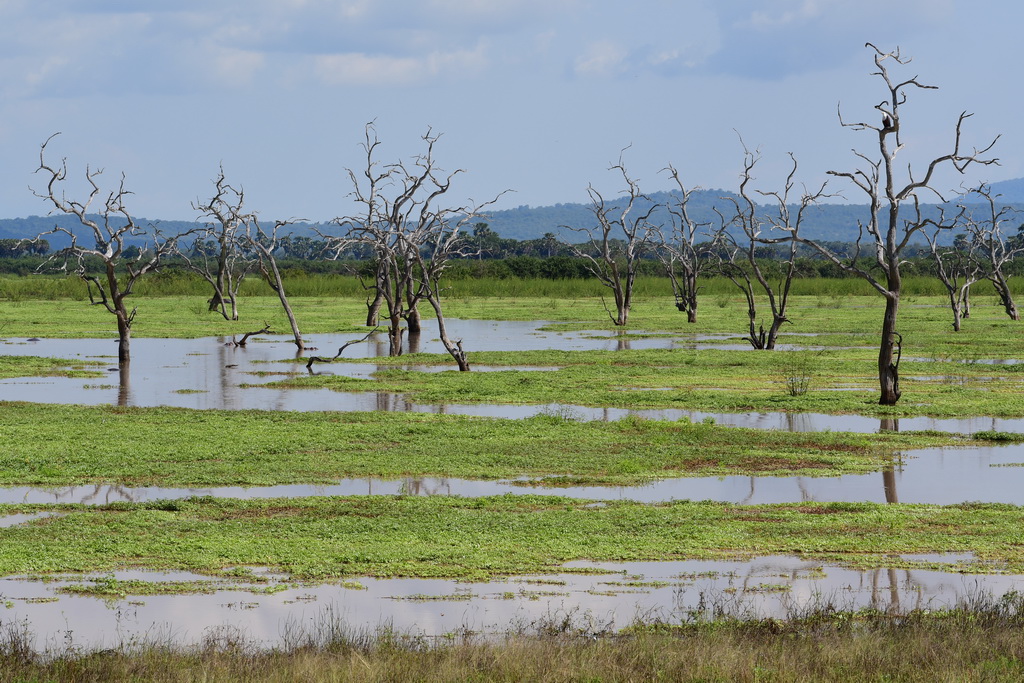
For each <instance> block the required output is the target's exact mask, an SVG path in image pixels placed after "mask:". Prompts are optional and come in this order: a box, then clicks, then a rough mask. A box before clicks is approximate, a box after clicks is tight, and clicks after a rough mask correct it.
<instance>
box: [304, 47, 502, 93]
mask: <svg viewBox="0 0 1024 683" xmlns="http://www.w3.org/2000/svg"><path fill="white" fill-rule="evenodd" d="M485 62H486V60H485V58H484V56H483V49H482V47H478V48H477V49H476V50H457V51H454V52H441V51H435V52H430V53H428V54H425V55H421V56H417V57H393V56H388V55H368V54H363V53H348V54H337V55H320V56H317V57H315V58H314V64H315V71H316V75H317V77H318V78H319V79H320V80H321V81H322V82H324V83H326V84H328V85H335V86H337V85H374V86H380V85H411V84H422V83H424V82H427V81H430V80H433V79H436V78H442V77H446V76H450V75H466V74H474V73H478V72H479V71H481V70H482V69H483V67H484V65H485Z"/></svg>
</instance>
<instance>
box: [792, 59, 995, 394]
mask: <svg viewBox="0 0 1024 683" xmlns="http://www.w3.org/2000/svg"><path fill="white" fill-rule="evenodd" d="M866 47H869V48H871V50H872V51H873V52H874V61H875V66H876V67H877V71H875V72H874V73H873V75H875V76H878V77H879V78H880V79H881V80H882V82H883V83H884V85H885V94H886V99H884V100H882V101H881V102H880V103H878V104H876V105H875V106H874V109H875V110H876V112H877V113H878V114H879V115H880V116H879V118H880V122H879V123H867V122H848V121H844V120H843V117H842V111H840V112H839V123H840V125H841V126H842V127H844V128H851V129H853V130H857V131H869V132H870V133H871V134H872V136H873V137H875V139H876V144H877V145H878V156H877V157H874V158H871V157H869V156H868V154H866V153H862V152H856V151H855V155H856V156H857V158H858V159H860V161H861V162H862V163H863V164H864V165H863V167H861V168H858V169H856V170H854V171H829V174H830V175H833V176H836V177H839V178H844V179H846V180H848V181H849V182H850V183H851V184H852V185H853V186H854V187H856V188H858V189H860V190H861V191H862V192H863V193H864V194H865V196H866V197H867V198H868V204H869V207H868V215H867V217H866V218H865V220H863V221H860V222H859V227H860V233H859V235H858V239H857V242H856V245H855V249H854V250H853V254H852V255H851V256H849V257H847V258H843V257H842V256H840V255H839V254H837V253H835V252H833V251H832V250H830V249H829V248H828V247H827V246H825V245H823V244H819V243H818V242H816V241H814V240H810V239H806V238H804V237H802V236H796V235H794V239H796V240H798V241H800V242H803V243H805V244H808V245H810V246H811V247H813V248H814V249H816V250H817V251H818V252H819V253H820V254H822V255H823V256H824V257H825V258H827V259H828V260H829V261H831V262H832V263H834V264H836V265H837V266H839V267H840V268H842V269H844V270H845V271H847V272H849V273H853V274H855V275H857V276H859V277H861V278H863V279H864V280H865V281H867V282H868V283H870V284H871V286H872V287H873V288H874V289H875V291H877V292H878V293H879V294H880V295H881V296H882V297H884V299H885V313H884V315H883V317H882V331H881V340H880V344H879V350H878V383H879V388H880V390H881V391H880V396H879V399H878V402H879V403H880V404H881V405H895V404H896V402H897V401H899V399H900V395H901V393H902V392H901V391H900V383H899V380H900V375H899V363H900V355H901V352H902V346H903V337H902V336H901V335H900V333H899V332H898V331H897V320H898V315H899V304H900V295H901V293H902V290H903V278H902V274H901V272H900V266H901V264H902V261H903V254H904V252H905V250H906V248H907V245H908V244H909V243H910V241H911V239H912V238H913V237H914V235H916V234H917V233H918V232H920V231H921V230H923V229H924V228H925V226H926V225H928V221H927V220H926V219H925V218H924V216H923V215H922V213H921V205H920V201H919V194H920V193H922V192H930V193H933V194H935V195H936V196H938V197H939V199H940V200H941V199H942V195H941V194H940V193H939V192H938V191H937V190H936V189H935V188H934V186H933V185H932V182H933V180H934V176H935V172H936V170H938V169H939V168H942V167H947V166H949V167H952V168H953V169H954V170H955V171H957V172H959V173H963V172H964V171H965V170H966V169H967V167H968V166H970V165H971V164H994V163H997V160H996V159H994V158H986V156H985V155H987V154H988V152H989V151H990V150H991V149H992V147H993V146H994V145H995V143H996V140H998V137H997V138H996V140H993V141H992V142H991V143H990V144H988V145H987V146H986V147H984V148H981V149H977V148H973V149H972V150H971V151H965V150H963V149H962V148H961V133H962V129H963V125H964V122H965V121H966V120H967V119H968V118H969V117H970V116H971V114H968V113H967V112H963V113H961V114H960V116H959V118H958V119H957V122H956V125H955V127H954V130H953V133H954V135H953V141H952V144H951V148H950V150H949V151H948V152H946V153H945V154H941V155H939V156H936V157H934V158H932V159H931V161H930V162H928V164H927V165H926V166H925V169H924V171H923V172H922V173H920V174H919V175H916V176H915V174H914V173H913V172H912V169H911V168H910V166H909V165H908V168H907V171H906V174H905V175H904V174H902V173H901V171H900V170H899V169H898V168H897V166H896V157H897V155H898V154H899V153H900V151H901V150H902V149H903V134H902V127H903V120H902V116H901V111H900V110H901V108H902V106H903V105H904V104H905V103H906V101H907V90H909V89H914V90H933V89H935V86H931V85H923V84H922V83H920V82H919V81H918V80H917V77H916V76H914V77H912V78H907V79H905V80H895V79H894V78H893V77H892V76H891V75H890V73H889V67H890V65H891V66H894V67H901V66H904V65H906V64H907V63H908V62H909V61H910V60H909V59H904V58H903V57H902V56H901V55H900V51H899V49H896V50H895V51H892V52H883V51H882V50H879V49H878V48H877V47H875V46H874V45H872V44H871V43H867V44H866ZM877 120H879V119H876V121H877ZM908 205H909V206H908ZM864 247H866V248H867V249H869V250H870V251H871V252H873V254H874V257H875V264H876V265H877V267H878V270H877V273H878V275H876V273H875V271H873V270H868V269H866V268H864V267H862V266H861V265H860V264H858V262H857V258H858V257H859V256H860V253H861V250H862V248H864Z"/></svg>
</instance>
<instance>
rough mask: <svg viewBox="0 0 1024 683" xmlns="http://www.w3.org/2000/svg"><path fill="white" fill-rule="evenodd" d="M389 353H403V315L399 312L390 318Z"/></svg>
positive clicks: (395, 354)
mask: <svg viewBox="0 0 1024 683" xmlns="http://www.w3.org/2000/svg"><path fill="white" fill-rule="evenodd" d="M388 355H389V356H401V355H402V316H401V315H399V314H398V313H397V312H394V313H392V314H391V316H390V317H389V318H388Z"/></svg>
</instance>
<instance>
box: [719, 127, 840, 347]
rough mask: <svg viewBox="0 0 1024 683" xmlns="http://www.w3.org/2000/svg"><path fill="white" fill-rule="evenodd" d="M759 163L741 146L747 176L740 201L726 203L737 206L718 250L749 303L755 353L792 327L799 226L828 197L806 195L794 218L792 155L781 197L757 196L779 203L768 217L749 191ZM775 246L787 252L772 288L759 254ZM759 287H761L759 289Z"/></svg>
mask: <svg viewBox="0 0 1024 683" xmlns="http://www.w3.org/2000/svg"><path fill="white" fill-rule="evenodd" d="M741 142H742V140H741ZM760 159H761V157H760V154H759V153H758V152H751V151H750V150H749V149H747V147H746V145H744V146H743V173H742V175H741V176H740V177H741V180H740V188H739V197H738V198H736V197H729V198H728V199H729V201H730V202H731V203H732V205H733V217H732V219H731V220H723V221H722V227H721V228H720V229H719V230H718V232H717V234H716V239H715V241H716V245H717V246H718V249H717V250H716V251H717V253H718V256H719V264H720V266H719V267H720V270H721V272H722V274H723V275H725V276H726V277H728V278H729V279H730V280H731V281H732V283H733V284H735V285H736V286H737V287H738V288H739V289H740V290H741V291H742V292H743V294H744V296H745V297H746V299H747V319H748V326H749V332H748V336H747V337H745V339H746V340H747V341H749V342H750V345H751V346H753V347H754V348H755V349H762V350H767V351H770V350H773V349H774V348H775V342H776V340H777V339H778V336H779V330H780V329H781V328H782V325H783V323H788V322H790V320H789V317H788V315H787V309H788V306H789V293H790V289H791V287H792V284H793V278H794V277H795V276H796V251H797V240H796V239H795V238H796V237H797V236H798V235H799V234H800V226H801V224H802V223H803V220H804V215H805V211H806V210H807V208H808V207H810V206H812V205H813V204H815V203H816V202H817V201H818V200H820V199H821V198H823V197H825V196H827V195H825V185H824V184H823V185H822V186H821V187H820V188H819V189H818V190H817V191H816V192H813V193H806V192H805V193H804V194H803V195H802V196H801V198H800V205H799V207H798V208H797V210H796V215H795V216H794V215H793V213H792V210H791V205H790V199H789V198H790V195H791V194H792V192H793V187H794V178H795V176H796V171H797V162H796V158H795V157H793V155H792V154H791V155H790V159H791V160H792V162H793V165H792V168H791V169H790V171H789V175H787V176H786V183H785V188H784V189H783V191H782V192H781V193H780V192H764V191H760V190H758V191H757V192H758V194H760V195H761V196H762V197H770V198H772V199H774V200H775V206H774V209H772V211H771V212H767V210H766V209H765V208H763V207H761V206H759V205H758V204H757V203H756V202H755V201H754V200H753V198H752V197H751V194H750V189H749V185H750V181H751V180H752V179H753V176H752V175H751V173H752V172H753V170H754V167H755V166H756V165H757V162H758V161H760ZM732 226H738V227H739V228H740V231H741V232H742V234H743V237H742V239H741V240H740V241H739V242H737V241H736V237H735V236H734V235H733V234H732V233H731V232H730V230H729V228H730V227H732ZM766 227H767V230H766V229H765V228H766ZM772 235H775V236H772ZM775 245H780V246H781V245H784V247H783V248H784V249H785V250H786V251H785V254H784V256H783V257H782V258H781V259H780V260H779V261H778V265H777V267H778V269H779V272H778V274H777V284H773V283H772V277H770V275H769V273H766V272H765V269H764V268H763V267H762V265H761V263H760V261H759V258H758V256H759V251H760V250H761V249H763V248H765V247H769V248H771V247H773V246H775ZM755 282H756V283H757V286H756V287H755V285H754V283H755ZM758 289H760V290H761V291H762V292H764V295H765V296H766V297H767V298H768V305H769V307H770V308H771V313H772V322H771V325H770V326H769V328H768V330H767V331H765V329H764V325H763V324H760V323H759V321H758V317H757V290H758Z"/></svg>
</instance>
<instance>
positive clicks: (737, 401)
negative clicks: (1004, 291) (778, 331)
mask: <svg viewBox="0 0 1024 683" xmlns="http://www.w3.org/2000/svg"><path fill="white" fill-rule="evenodd" d="M873 353H874V350H873V349H871V350H868V349H865V350H856V349H855V350H837V351H825V352H821V351H778V352H755V351H742V352H738V351H719V350H687V349H672V350H648V351H631V352H629V353H623V352H619V351H521V352H515V353H511V352H479V353H476V354H473V356H472V360H473V361H474V362H476V363H479V364H485V365H492V366H501V365H510V366H514V365H519V364H526V365H532V366H549V367H554V368H557V369H554V370H552V371H548V372H543V373H538V372H531V371H518V370H512V369H510V370H507V371H500V372H486V373H472V372H470V373H459V372H454V371H453V372H440V373H424V372H419V371H416V370H404V369H402V368H398V367H396V368H386V369H384V370H380V371H378V372H376V373H375V374H374V376H373V377H372V378H369V379H356V378H350V377H342V376H330V375H316V376H309V377H298V378H294V379H287V380H282V381H278V382H273V383H270V384H267V385H264V386H267V387H294V388H303V387H308V388H330V389H334V390H337V391H345V392H352V391H387V392H396V393H402V394H405V395H406V396H408V397H409V398H410V399H411V400H413V401H416V402H419V403H440V404H450V403H455V404H462V403H486V404H542V405H543V404H549V403H563V404H572V405H585V406H595V407H617V408H635V409H644V408H652V409H653V408H682V409H689V410H702V411H709V412H770V411H789V412H817V413H855V414H860V415H873V416H879V417H882V416H890V417H901V416H915V415H932V416H938V417H958V416H963V415H990V416H996V417H1021V416H1024V364H1015V365H1003V366H993V365H988V364H981V363H961V362H957V361H954V360H951V359H936V360H913V359H907V360H905V361H904V362H903V363H902V365H901V369H902V372H903V376H904V379H903V383H902V386H903V390H904V394H905V399H904V400H903V401H901V403H899V404H897V405H896V406H894V407H888V406H879V405H878V390H877V386H876V384H877V380H876V375H875V374H874V372H873V370H874V364H873V359H871V358H870V357H869V356H870V355H871V354H873ZM796 359H803V360H805V361H806V365H805V368H804V370H802V372H803V373H804V374H803V376H802V377H803V381H804V382H805V385H804V386H805V390H804V391H799V392H797V391H793V390H792V386H791V383H792V381H793V378H794V376H795V375H794V374H793V373H794V371H793V366H794V362H795V360H796ZM375 362H376V363H377V364H378V365H379V366H386V365H388V364H397V363H402V364H405V363H419V364H442V365H444V364H449V360H448V359H447V358H446V357H444V356H440V355H425V354H413V355H407V356H402V357H400V358H398V359H379V360H376V361H375ZM254 390H255V389H254Z"/></svg>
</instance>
